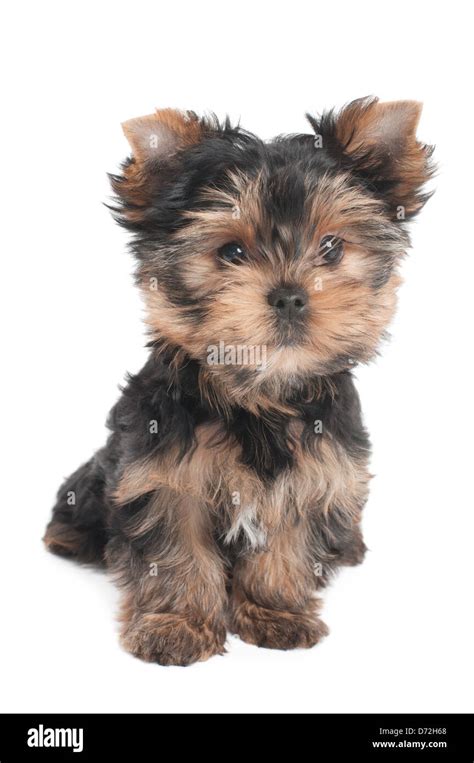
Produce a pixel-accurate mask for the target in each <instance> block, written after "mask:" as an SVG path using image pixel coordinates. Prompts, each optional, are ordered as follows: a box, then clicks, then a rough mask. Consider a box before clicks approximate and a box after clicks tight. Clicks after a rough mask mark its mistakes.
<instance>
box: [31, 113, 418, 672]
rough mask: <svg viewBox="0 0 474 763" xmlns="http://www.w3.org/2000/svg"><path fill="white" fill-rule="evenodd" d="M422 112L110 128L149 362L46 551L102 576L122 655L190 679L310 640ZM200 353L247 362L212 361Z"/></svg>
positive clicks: (163, 121)
mask: <svg viewBox="0 0 474 763" xmlns="http://www.w3.org/2000/svg"><path fill="white" fill-rule="evenodd" d="M419 114H420V105H419V104H417V103H414V102H410V101H403V102H395V103H388V104H382V103H379V102H378V101H377V99H362V100H359V101H354V102H353V103H351V104H349V105H348V106H347V107H345V108H344V109H343V110H342V111H341V112H339V113H337V114H336V113H334V112H330V113H327V114H324V115H323V116H322V117H320V118H314V117H309V122H310V124H311V126H312V128H313V131H314V133H313V134H304V135H290V136H282V137H278V138H276V139H274V140H272V141H270V142H263V141H261V140H260V139H258V138H257V137H256V136H255V135H252V134H251V133H249V132H246V131H245V130H243V129H242V128H240V127H239V126H237V127H233V126H232V125H231V124H230V123H229V121H228V120H226V121H225V122H224V123H223V124H220V123H219V122H218V120H217V119H216V118H215V117H206V118H199V117H198V116H197V115H196V114H194V113H193V112H179V111H174V110H171V109H165V110H162V111H157V112H156V113H155V114H153V115H150V116H148V117H143V118H140V119H135V120H131V121H130V122H127V123H125V125H124V130H125V134H126V135H127V137H128V139H129V141H130V144H131V147H132V156H131V157H130V158H129V159H128V160H127V161H126V162H125V164H124V165H123V168H122V172H121V174H120V175H116V176H113V177H112V178H111V181H112V185H113V188H114V191H115V193H116V198H117V201H116V204H115V205H114V207H113V213H114V215H115V217H116V218H117V219H118V221H119V222H120V224H121V225H123V226H124V227H125V228H127V229H128V230H129V231H131V232H132V234H133V241H132V250H133V253H134V255H135V258H136V262H137V270H136V279H137V284H138V286H139V288H140V290H141V292H142V294H143V297H144V301H145V304H146V309H147V324H148V327H149V331H150V356H149V359H148V362H147V363H146V365H145V367H144V368H143V369H142V371H140V373H138V374H137V375H135V376H132V377H130V378H129V379H128V382H127V384H126V386H125V388H124V389H123V391H122V395H121V397H120V399H119V401H118V402H117V404H116V405H115V407H114V408H113V409H112V411H111V413H110V415H109V419H108V427H109V429H110V431H111V433H110V436H109V439H108V441H107V444H106V445H105V447H104V448H103V449H101V450H100V451H99V452H98V453H96V454H95V455H94V456H93V457H92V458H91V460H90V461H89V462H88V463H86V464H85V465H83V466H81V467H80V468H79V469H78V470H77V471H76V472H75V473H74V474H73V475H72V476H71V477H69V479H68V480H66V482H65V484H64V485H63V486H62V487H61V489H60V490H59V493H58V498H57V503H56V506H55V507H54V510H53V517H52V519H51V522H50V523H49V525H48V528H47V531H46V536H45V542H46V544H47V546H48V548H49V549H50V550H51V551H54V552H56V553H59V554H62V555H65V556H69V557H72V558H74V559H76V560H78V561H81V562H87V563H98V564H104V565H106V566H107V568H108V569H109V570H110V572H111V574H112V575H113V576H114V578H115V580H116V581H117V583H118V584H119V585H120V586H121V587H122V588H123V605H122V614H121V619H122V641H123V644H124V645H125V647H126V648H127V649H128V650H130V651H131V652H132V653H133V654H135V655H137V656H139V657H141V658H143V659H145V660H149V661H155V662H159V663H161V664H176V665H187V664H189V663H192V662H194V661H196V660H203V659H206V658H208V657H210V656H211V655H213V654H218V653H222V652H223V651H224V644H225V640H226V633H227V631H228V630H230V631H231V632H233V633H236V634H238V635H239V636H240V637H241V638H243V639H244V640H246V641H248V642H250V643H252V644H257V645H259V646H266V647H271V648H278V649H289V648H293V647H310V646H312V645H313V644H315V643H316V642H317V641H319V640H320V639H321V638H322V637H323V636H324V635H325V634H326V633H327V629H326V626H325V625H324V623H323V622H322V620H321V619H320V617H319V609H320V600H319V598H318V597H317V595H316V591H317V589H320V588H322V587H323V586H324V585H325V584H326V583H327V581H328V580H329V579H330V578H331V575H332V573H333V572H334V571H335V570H336V569H337V567H338V566H340V565H341V564H349V565H353V564H358V563H359V562H361V561H362V558H363V556H364V551H365V546H364V543H363V540H362V535H361V530H360V521H361V512H362V508H363V506H364V503H365V501H366V499H367V493H368V482H369V473H368V469H367V464H368V457H369V441H368V437H367V433H366V431H365V429H364V426H363V423H362V420H361V413H360V406H359V400H358V396H357V392H356V390H355V387H354V383H353V380H352V376H351V370H352V369H353V367H354V366H355V365H356V364H357V363H360V362H362V363H365V362H367V361H369V360H370V359H371V358H373V356H374V354H375V353H376V352H377V348H378V346H379V343H380V341H381V339H382V338H383V337H384V335H385V331H386V327H387V325H388V323H389V322H390V319H391V317H392V315H393V311H394V308H395V301H396V289H397V287H398V285H399V277H398V274H397V269H398V265H399V262H400V260H401V258H402V257H403V255H404V253H405V251H406V249H407V247H408V245H409V237H408V233H407V227H406V223H407V222H408V221H409V220H410V219H411V218H412V217H413V216H414V215H416V214H417V212H418V211H419V210H420V209H421V207H422V206H423V204H424V202H425V201H426V199H427V195H426V194H425V193H424V192H423V186H424V184H425V182H426V181H427V180H428V179H429V178H430V177H431V175H432V171H433V170H432V166H431V164H430V155H431V149H430V148H429V147H427V146H425V145H423V144H421V143H419V142H418V141H417V139H416V134H415V133H416V125H417V122H418V118H419ZM229 247H230V249H229ZM229 252H230V254H229ZM328 252H329V253H328ZM236 253H237V256H236ZM285 311H286V312H285ZM216 347H221V348H222V347H223V348H224V352H225V353H227V352H228V350H229V348H230V349H231V350H232V348H238V347H240V348H244V349H245V348H260V349H262V348H263V349H264V351H265V353H264V354H265V358H264V362H257V360H256V358H255V356H252V355H250V360H248V357H247V360H242V358H240V356H238V355H235V354H234V355H233V354H232V352H231V353H230V355H227V354H225V357H224V358H222V357H219V359H218V361H217V362H210V351H211V350H210V348H216ZM236 357H237V360H236ZM229 358H230V360H229ZM239 358H240V360H239ZM228 361H229V362H228Z"/></svg>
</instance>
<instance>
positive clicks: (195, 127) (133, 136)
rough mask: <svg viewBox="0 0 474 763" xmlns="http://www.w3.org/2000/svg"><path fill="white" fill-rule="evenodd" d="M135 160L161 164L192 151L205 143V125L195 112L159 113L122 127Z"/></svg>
mask: <svg viewBox="0 0 474 763" xmlns="http://www.w3.org/2000/svg"><path fill="white" fill-rule="evenodd" d="M122 129H123V131H124V133H125V137H126V138H127V140H128V142H129V143H130V146H131V148H132V155H133V158H134V159H135V160H136V161H138V162H146V161H147V160H149V159H152V160H153V159H157V160H159V161H163V160H165V159H166V158H167V157H171V156H173V155H174V154H176V153H177V152H178V151H180V150H181V149H185V148H189V147H190V146H192V145H195V144H196V143H199V142H200V140H201V139H202V134H203V128H202V123H201V122H200V120H199V119H198V117H197V115H196V114H195V113H194V112H193V111H178V110H176V109H160V110H159V111H156V112H155V113H154V114H149V115H148V116H145V117H137V118H136V119H129V120H128V121H127V122H124V123H123V124H122Z"/></svg>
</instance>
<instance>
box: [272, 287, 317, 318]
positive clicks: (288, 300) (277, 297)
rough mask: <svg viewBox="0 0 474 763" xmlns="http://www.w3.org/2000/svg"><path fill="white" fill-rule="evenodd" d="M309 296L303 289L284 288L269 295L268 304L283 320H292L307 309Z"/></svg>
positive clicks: (274, 290)
mask: <svg viewBox="0 0 474 763" xmlns="http://www.w3.org/2000/svg"><path fill="white" fill-rule="evenodd" d="M307 300H308V298H307V294H306V292H305V291H303V289H295V288H291V287H287V286H282V287H280V288H278V289H273V290H272V291H271V292H270V294H269V295H268V304H269V305H271V306H272V307H273V309H274V310H275V312H276V314H277V315H278V317H279V318H281V319H282V320H287V321H288V320H292V319H293V318H296V317H297V316H299V315H301V314H302V313H303V312H304V310H305V307H306V302H307Z"/></svg>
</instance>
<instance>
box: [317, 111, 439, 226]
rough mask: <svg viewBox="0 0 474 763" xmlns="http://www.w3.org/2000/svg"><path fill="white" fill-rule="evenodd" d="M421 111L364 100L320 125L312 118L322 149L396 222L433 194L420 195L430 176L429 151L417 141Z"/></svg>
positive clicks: (409, 216)
mask: <svg viewBox="0 0 474 763" xmlns="http://www.w3.org/2000/svg"><path fill="white" fill-rule="evenodd" d="M421 110H422V104H421V103H418V102H417V101H392V102H390V103H379V101H378V99H377V98H362V99H359V100H357V101H353V102H352V103H350V104H348V105H347V106H346V107H345V108H343V109H342V111H341V112H340V113H339V114H336V115H334V114H333V113H330V114H326V115H323V117H322V118H321V120H320V122H316V121H315V120H312V119H310V121H311V122H312V124H313V127H315V129H316V130H317V132H319V133H320V134H321V136H322V143H323V146H326V147H327V148H328V149H329V151H331V152H332V153H333V155H337V156H338V157H339V159H340V161H341V165H342V166H343V167H345V168H347V169H349V170H351V171H352V172H354V173H355V174H357V175H359V176H360V178H361V179H363V180H365V181H366V183H367V185H368V187H369V189H370V190H372V191H374V192H375V193H376V194H377V195H378V196H380V197H382V198H383V199H384V201H385V202H386V203H387V206H388V208H389V211H390V213H391V215H392V217H393V218H394V219H398V220H405V219H409V218H411V217H413V216H414V215H415V214H416V213H417V212H418V211H419V210H420V209H421V207H422V206H423V204H424V203H425V202H426V201H427V199H428V198H429V196H430V195H431V194H424V193H422V192H421V190H422V187H423V185H424V184H425V183H426V182H427V181H428V180H429V179H430V178H431V177H432V176H433V173H434V168H433V166H432V164H431V162H430V157H431V154H432V152H433V148H432V147H431V146H426V145H424V144H422V143H420V142H419V141H418V140H417V138H416V128H417V126H418V122H419V119H420V115H421Z"/></svg>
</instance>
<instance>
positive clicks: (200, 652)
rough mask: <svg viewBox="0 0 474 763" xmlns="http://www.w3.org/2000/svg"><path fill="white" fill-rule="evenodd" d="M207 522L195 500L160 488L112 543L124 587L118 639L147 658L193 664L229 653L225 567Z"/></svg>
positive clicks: (112, 559)
mask: <svg viewBox="0 0 474 763" xmlns="http://www.w3.org/2000/svg"><path fill="white" fill-rule="evenodd" d="M129 506H130V505H129ZM124 509H127V507H122V509H121V510H120V511H121V512H122V514H123V510H124ZM208 522H209V518H208V515H207V513H206V509H205V507H202V506H201V505H200V504H199V502H198V501H196V500H195V499H193V498H189V497H186V498H183V497H178V496H176V494H173V493H172V491H170V490H160V491H159V493H157V494H156V495H155V496H154V498H152V499H151V500H150V501H149V503H148V504H147V505H145V506H144V507H143V508H141V509H139V510H138V511H135V510H132V511H130V512H129V517H128V520H127V521H126V522H125V523H123V521H122V524H123V529H122V533H121V535H120V536H118V537H117V538H115V540H114V541H113V542H112V544H110V548H109V549H108V553H107V558H108V564H109V567H110V569H111V571H112V573H113V574H114V575H115V577H116V579H117V582H118V583H119V584H120V585H122V586H123V587H124V589H125V597H124V600H123V603H122V613H121V620H122V634H121V641H122V644H123V646H124V647H125V648H126V649H127V650H128V651H130V652H132V654H134V655H136V656H137V657H140V658H142V659H143V660H146V661H148V662H158V663H160V664H161V665H189V664H190V663H193V662H197V661H200V660H206V659H207V658H208V657H211V656H212V655H214V654H222V653H223V652H224V643H225V639H226V627H225V605H226V600H227V595H226V588H225V571H224V565H223V562H222V560H221V558H220V556H219V553H218V551H217V549H216V548H215V547H214V545H213V542H212V538H211V532H210V527H209V524H208Z"/></svg>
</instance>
